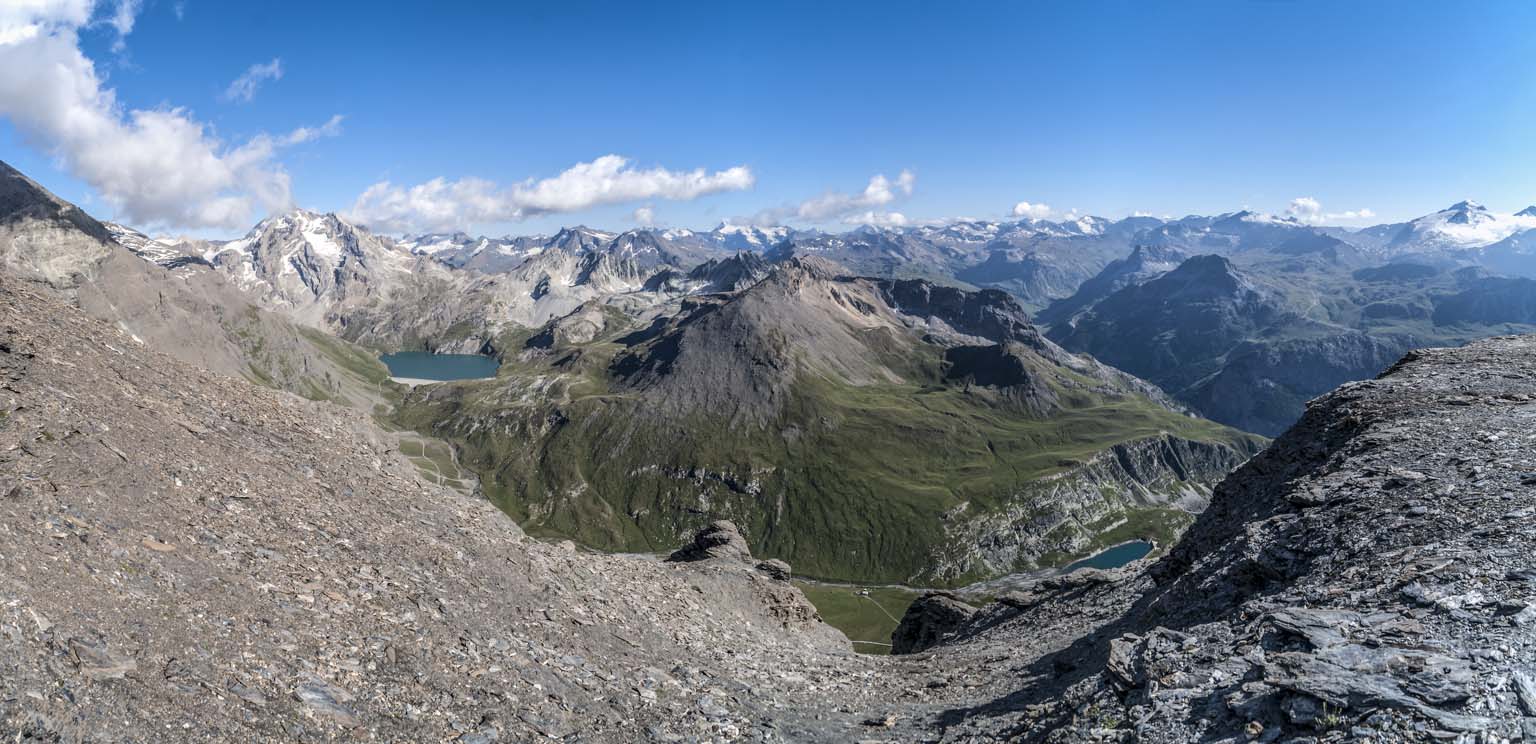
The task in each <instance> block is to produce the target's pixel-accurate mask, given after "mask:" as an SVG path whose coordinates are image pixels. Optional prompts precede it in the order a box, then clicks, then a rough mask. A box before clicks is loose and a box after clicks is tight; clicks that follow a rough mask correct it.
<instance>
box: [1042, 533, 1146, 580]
mask: <svg viewBox="0 0 1536 744" xmlns="http://www.w3.org/2000/svg"><path fill="white" fill-rule="evenodd" d="M1150 552H1152V543H1150V542H1147V541H1146V540H1132V541H1130V542H1123V543H1120V544H1119V545H1116V546H1114V547H1111V548H1108V549H1107V550H1103V551H1101V552H1099V553H1095V554H1094V555H1091V556H1089V557H1087V558H1084V559H1082V560H1080V561H1076V562H1074V563H1072V564H1071V565H1069V566H1067V567H1066V568H1065V569H1063V570H1062V573H1072V572H1073V571H1076V570H1078V569H1079V568H1100V569H1105V570H1108V569H1111V568H1119V567H1121V566H1124V565H1125V564H1127V563H1130V562H1131V561H1137V560H1141V559H1142V558H1144V557H1146V555H1147V554H1148V553H1150Z"/></svg>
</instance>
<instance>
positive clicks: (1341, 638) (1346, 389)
mask: <svg viewBox="0 0 1536 744" xmlns="http://www.w3.org/2000/svg"><path fill="white" fill-rule="evenodd" d="M1533 416H1536V339H1533V338H1531V337H1520V338H1502V339H1493V340H1488V341H1481V342H1475V343H1473V344H1470V345H1469V346H1467V347H1465V348H1460V349H1436V350H1429V351H1420V352H1414V353H1412V354H1410V355H1408V356H1407V357H1406V358H1405V359H1403V360H1402V361H1401V362H1399V363H1398V364H1396V365H1394V366H1393V368H1392V369H1391V370H1389V371H1388V372H1387V373H1385V374H1384V375H1382V376H1381V377H1380V378H1379V379H1377V380H1371V381H1366V382H1358V383H1351V384H1348V385H1345V386H1343V387H1342V388H1340V389H1339V390H1337V391H1336V392H1334V393H1332V394H1329V395H1327V396H1325V397H1323V398H1321V399H1319V400H1317V401H1315V402H1313V404H1312V405H1311V406H1310V407H1309V408H1308V411H1307V414H1306V415H1305V416H1304V417H1303V418H1302V420H1301V421H1300V422H1298V423H1297V424H1296V425H1295V426H1293V427H1292V428H1291V429H1290V430H1289V431H1288V432H1286V434H1285V435H1284V436H1282V437H1280V438H1279V439H1277V440H1275V442H1274V443H1273V444H1272V445H1271V446H1270V447H1269V448H1268V449H1267V450H1266V451H1265V452H1264V453H1262V454H1261V455H1259V456H1257V457H1255V458H1254V459H1253V460H1251V461H1250V462H1249V463H1248V464H1247V465H1245V466H1243V467H1242V468H1240V469H1239V470H1237V471H1236V472H1235V473H1233V474H1232V475H1231V476H1230V477H1228V478H1227V479H1226V480H1225V481H1224V482H1223V483H1222V484H1221V486H1219V487H1218V488H1217V490H1216V494H1215V497H1214V499H1213V501H1212V504H1211V507H1210V508H1209V509H1208V510H1206V511H1205V512H1204V513H1203V514H1202V515H1201V516H1200V518H1199V520H1198V521H1197V522H1196V524H1195V525H1194V526H1193V527H1192V528H1191V529H1190V530H1189V531H1188V533H1186V535H1185V536H1184V538H1183V539H1182V540H1181V541H1180V542H1179V544H1178V545H1177V546H1176V547H1175V548H1174V549H1173V550H1172V551H1171V552H1170V554H1169V555H1168V556H1167V557H1166V558H1164V559H1162V560H1161V561H1158V562H1156V563H1154V564H1152V565H1150V568H1148V567H1147V566H1146V565H1145V562H1144V563H1143V564H1142V565H1141V566H1134V565H1133V566H1132V567H1130V568H1128V569H1124V570H1122V571H1119V572H1112V573H1109V574H1103V573H1098V572H1093V573H1085V574H1083V575H1082V576H1081V577H1080V578H1076V575H1073V576H1069V577H1067V578H1066V579H1059V580H1052V581H1046V582H1042V583H1039V584H1036V585H1034V586H1033V587H1030V588H1029V589H1028V590H1027V591H1024V592H1016V593H1013V594H1009V595H1005V596H1004V597H1003V598H1002V601H1000V602H998V603H997V604H995V605H993V606H991V607H989V608H986V609H985V610H983V611H981V612H979V613H976V615H975V616H974V617H973V618H971V619H970V620H969V621H968V622H966V623H964V624H963V625H962V626H961V627H958V628H957V627H953V626H949V627H946V628H945V629H944V630H945V632H944V633H943V634H942V635H943V636H944V637H945V638H947V639H949V640H950V645H948V646H947V647H941V648H940V650H938V651H937V652H932V653H931V655H930V656H929V657H927V659H926V660H928V661H931V662H934V663H941V664H944V665H945V666H947V667H949V668H950V669H952V670H953V672H954V674H955V676H957V677H960V678H970V677H972V676H980V675H983V674H985V673H986V672H984V671H983V670H984V669H991V670H993V671H996V670H997V667H996V665H995V659H997V658H998V657H995V656H990V655H991V654H996V653H999V652H1000V651H1001V649H1002V648H1005V647H1007V644H1008V643H1009V642H1010V640H1012V641H1013V642H1016V643H1020V644H1023V646H1024V647H1023V648H1021V647H1018V646H1015V647H1013V653H1014V654H1016V655H1013V656H1009V657H1008V660H1007V661H1006V662H1004V664H1005V666H1006V667H1007V669H1006V670H1005V671H1006V673H1007V676H1009V677H1011V678H1012V679H1013V680H1014V681H1011V682H1009V683H1004V684H1000V685H995V686H993V692H992V693H983V695H982V697H984V698H991V702H989V703H986V704H982V705H976V704H974V703H964V704H962V705H960V706H958V707H957V708H955V709H951V710H949V711H947V712H944V713H939V714H937V715H936V717H935V718H934V719H932V720H936V721H947V722H948V724H949V725H947V726H946V727H945V732H946V735H947V736H951V737H956V738H960V739H964V738H965V737H967V736H977V737H980V738H991V737H993V736H997V735H999V734H1000V733H1001V732H1006V735H1007V736H1008V737H1011V738H1012V737H1016V738H1017V740H1022V741H1104V740H1108V741H1150V742H1185V741H1207V740H1211V741H1218V740H1256V741H1297V740H1322V741H1330V740H1341V741H1343V740H1360V741H1394V742H1396V741H1404V742H1409V741H1412V742H1418V741H1423V742H1428V741H1456V740H1460V741H1492V740H1501V741H1503V740H1509V741H1518V740H1522V738H1530V737H1531V736H1532V735H1533V734H1536V731H1533V725H1532V723H1531V721H1532V720H1533V719H1532V716H1533V715H1536V695H1533V693H1536V688H1533V687H1532V676H1531V673H1532V664H1533V660H1536V580H1533V578H1536V577H1533V574H1532V565H1531V556H1532V555H1533V554H1536V546H1533V544H1532V538H1531V536H1530V534H1529V531H1528V530H1526V529H1524V528H1523V527H1522V524H1523V522H1522V520H1524V519H1525V518H1526V517H1527V516H1529V515H1530V514H1531V513H1532V509H1533V508H1532V506H1531V504H1530V503H1529V498H1528V495H1529V494H1530V492H1531V488H1532V487H1533V485H1536V467H1533V466H1536V450H1533V448H1532V439H1531V438H1530V436H1529V429H1530V427H1529V425H1528V424H1529V421H1530V420H1532V418H1533ZM920 619H921V617H918V618H914V623H915V622H917V620H920ZM1067 627H1070V628H1072V629H1071V630H1066V629H1065V628H1067ZM1046 628H1050V629H1051V630H1048V631H1044V636H1045V637H1041V635H1042V629H1046ZM914 663H916V664H920V663H923V662H922V661H916V662H914ZM919 728H920V726H919V725H916V724H915V725H914V731H916V730H918V729H919Z"/></svg>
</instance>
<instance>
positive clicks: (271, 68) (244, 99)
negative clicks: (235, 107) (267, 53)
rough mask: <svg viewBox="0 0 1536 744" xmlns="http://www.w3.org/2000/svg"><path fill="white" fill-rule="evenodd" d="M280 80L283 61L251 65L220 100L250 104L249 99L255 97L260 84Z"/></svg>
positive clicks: (225, 90)
mask: <svg viewBox="0 0 1536 744" xmlns="http://www.w3.org/2000/svg"><path fill="white" fill-rule="evenodd" d="M282 79H283V60H281V59H279V58H273V60H272V61H271V62H268V63H266V64H264V65H262V64H257V65H251V66H250V68H249V69H247V70H246V71H245V72H244V73H243V74H241V75H240V77H237V78H235V80H234V82H232V83H230V84H229V87H228V88H225V89H224V95H223V96H222V98H223V99H224V100H226V101H238V102H240V103H250V102H251V99H252V98H255V97H256V89H257V88H260V87H261V84H262V83H265V82H266V81H268V80H282Z"/></svg>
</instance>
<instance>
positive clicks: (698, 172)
mask: <svg viewBox="0 0 1536 744" xmlns="http://www.w3.org/2000/svg"><path fill="white" fill-rule="evenodd" d="M753 183H755V178H754V176H753V175H752V171H751V169H749V168H747V167H746V166H740V165H738V166H736V167H734V168H727V169H725V170H723V171H716V172H714V173H709V172H706V171H705V170H704V169H703V168H697V169H695V170H691V171H670V170H667V169H665V168H651V169H649V170H642V169H638V168H634V167H632V166H631V165H630V161H629V160H628V159H627V158H623V157H620V156H618V155H604V156H603V157H600V158H597V159H596V160H593V161H592V162H590V163H577V164H576V165H573V166H571V167H570V168H567V169H566V170H565V171H563V172H561V173H560V174H559V175H557V176H554V177H552V178H545V179H542V180H538V181H535V180H533V179H528V180H526V181H523V182H521V183H516V184H513V185H511V186H507V187H498V186H497V185H496V184H494V183H492V182H490V181H486V180H483V179H478V178H463V179H459V180H457V181H449V180H447V179H445V178H434V179H432V180H430V181H427V182H426V183H422V184H418V185H416V186H411V187H409V188H404V187H401V186H396V185H395V184H392V183H390V182H388V181H382V182H379V183H376V184H374V185H372V186H369V187H368V189H367V190H366V191H364V192H363V193H362V195H361V196H359V197H358V198H357V201H355V202H354V203H353V204H352V209H351V210H350V211H349V216H350V217H351V219H353V220H355V221H357V222H360V223H363V224H366V225H370V226H372V227H374V228H375V229H380V230H396V231H407V230H418V231H441V230H451V229H459V228H464V227H467V226H469V225H472V224H477V223H487V222H514V221H518V220H524V219H528V218H530V217H537V216H540V215H545V214H553V213H557V212H577V211H580V210H583V209H589V208H591V207H595V206H600V205H603V204H619V203H623V202H632V201H639V200H642V199H669V200H673V201H689V200H692V199H697V198H698V197H701V196H705V195H708V194H714V193H719V192H722V191H742V190H745V189H749V188H752V185H753Z"/></svg>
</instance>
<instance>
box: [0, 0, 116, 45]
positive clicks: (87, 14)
mask: <svg viewBox="0 0 1536 744" xmlns="http://www.w3.org/2000/svg"><path fill="white" fill-rule="evenodd" d="M94 6H95V0H6V2H3V3H0V45H10V44H19V43H21V42H24V41H27V40H29V39H34V38H37V37H38V36H39V35H41V34H42V33H43V31H44V30H45V29H46V28H49V27H51V26H67V27H71V28H79V27H80V26H84V25H85V23H86V21H89V20H90V18H91V10H92V8H93V7H94Z"/></svg>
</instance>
